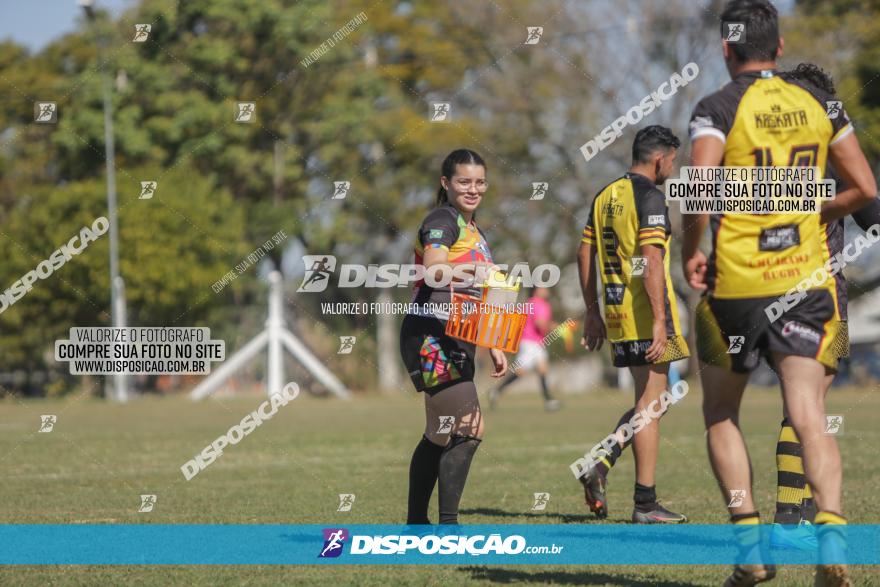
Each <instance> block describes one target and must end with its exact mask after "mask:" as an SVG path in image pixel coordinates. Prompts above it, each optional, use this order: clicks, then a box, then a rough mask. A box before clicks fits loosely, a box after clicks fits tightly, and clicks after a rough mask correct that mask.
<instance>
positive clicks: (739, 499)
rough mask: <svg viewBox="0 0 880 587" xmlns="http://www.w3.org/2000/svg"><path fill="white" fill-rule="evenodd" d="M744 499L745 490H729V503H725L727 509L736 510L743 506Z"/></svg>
mask: <svg viewBox="0 0 880 587" xmlns="http://www.w3.org/2000/svg"><path fill="white" fill-rule="evenodd" d="M745 499H746V490H745V489H731V490H730V501H729V502H728V503H727V507H729V508H738V507H739V506H741V505H742V504H743V502H744V501H745Z"/></svg>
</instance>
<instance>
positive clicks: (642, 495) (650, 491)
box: [633, 483, 657, 508]
mask: <svg viewBox="0 0 880 587" xmlns="http://www.w3.org/2000/svg"><path fill="white" fill-rule="evenodd" d="M633 501H634V502H635V503H636V508H638V507H639V506H652V505H654V504H655V503H657V486H656V485H651V486H650V487H648V486H647V485H642V484H640V483H636V490H635V493H633Z"/></svg>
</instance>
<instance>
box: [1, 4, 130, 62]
mask: <svg viewBox="0 0 880 587" xmlns="http://www.w3.org/2000/svg"><path fill="white" fill-rule="evenodd" d="M133 3H134V0H95V6H97V7H99V8H105V9H110V10H111V11H112V12H113V14H117V15H118V14H119V13H120V12H121V11H122V10H123V9H124V8H127V7H128V6H130V5H131V4H133ZM82 13H83V10H82V8H80V7H79V5H78V4H77V0H0V40H4V41H5V40H7V39H10V38H11V39H12V40H14V41H16V42H17V43H19V44H22V45H25V46H26V47H28V48H29V49H31V50H32V51H38V50H40V49H42V48H43V47H44V46H46V44H47V43H49V42H50V41H51V40H52V39H55V38H56V37H59V36H61V35H63V34H65V33H68V32H70V31H72V30H74V29H75V28H76V23H77V19H79V18H80V17H81V16H82Z"/></svg>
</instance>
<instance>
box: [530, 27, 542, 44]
mask: <svg viewBox="0 0 880 587" xmlns="http://www.w3.org/2000/svg"><path fill="white" fill-rule="evenodd" d="M543 34H544V27H542V26H527V27H526V45H537V44H538V41H540V40H541V35H543Z"/></svg>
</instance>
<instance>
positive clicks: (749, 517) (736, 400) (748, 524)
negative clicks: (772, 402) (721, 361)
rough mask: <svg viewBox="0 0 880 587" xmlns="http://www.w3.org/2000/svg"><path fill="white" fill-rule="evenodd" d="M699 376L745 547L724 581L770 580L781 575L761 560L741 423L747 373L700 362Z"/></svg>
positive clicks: (723, 485)
mask: <svg viewBox="0 0 880 587" xmlns="http://www.w3.org/2000/svg"><path fill="white" fill-rule="evenodd" d="M700 379H701V381H702V384H703V420H704V421H705V423H706V445H707V447H708V449H709V461H710V462H711V463H712V470H713V471H714V472H715V478H716V479H717V480H718V486H719V487H720V489H721V494H722V496H723V499H724V503H725V505H727V510H728V511H729V512H730V520H731V521H732V522H733V523H734V532H735V533H736V538H737V541H738V543H739V551H740V562H739V564H737V565H736V566H735V567H734V569H733V573H732V574H731V575H730V576H729V577H728V578H727V580H726V581H725V582H724V585H725V587H732V586H740V585H755V584H756V583H762V582H764V581H769V580H770V579H772V578H773V577H775V576H776V569H775V567H773V566H771V565H764V564H762V560H763V559H762V558H761V556H760V544H761V534H760V526H759V525H758V524H759V522H760V519H759V517H758V512H757V510H756V509H755V500H754V498H753V497H752V464H751V462H750V460H749V452H748V449H747V448H746V442H745V439H744V438H743V435H742V431H741V430H740V427H739V406H740V403H741V402H742V395H743V391H745V388H746V383H748V374H746V373H734V372H732V371H728V370H726V369H722V368H721V367H714V366H710V365H704V364H703V363H700Z"/></svg>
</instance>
